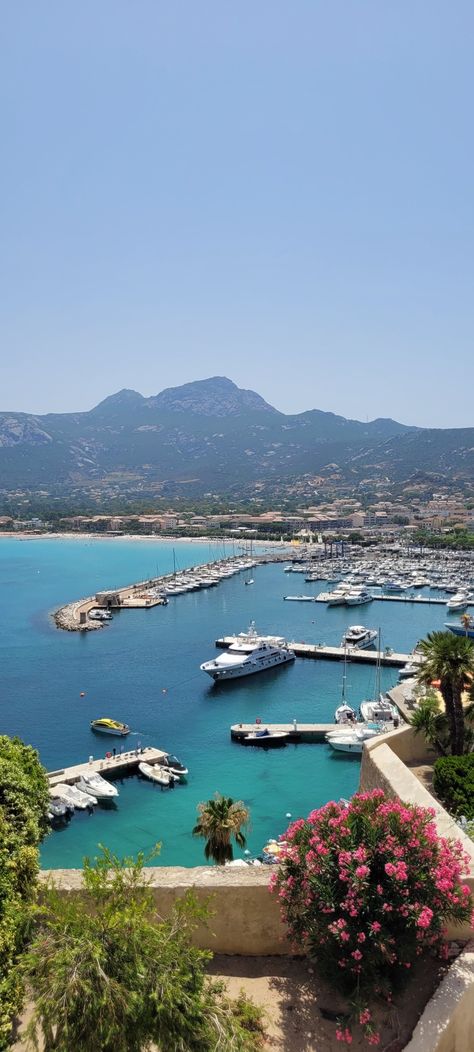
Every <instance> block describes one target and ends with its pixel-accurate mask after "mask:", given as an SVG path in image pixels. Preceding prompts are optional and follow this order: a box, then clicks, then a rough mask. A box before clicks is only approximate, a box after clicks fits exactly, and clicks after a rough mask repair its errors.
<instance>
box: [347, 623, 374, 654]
mask: <svg viewBox="0 0 474 1052" xmlns="http://www.w3.org/2000/svg"><path fill="white" fill-rule="evenodd" d="M377 635H378V633H377V630H376V629H375V628H366V627H365V625H351V626H350V628H348V629H347V632H345V633H344V635H343V637H342V639H341V647H355V648H356V649H357V650H366V648H367V647H371V646H372V644H373V643H375V640H376V639H377Z"/></svg>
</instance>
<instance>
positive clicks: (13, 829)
mask: <svg viewBox="0 0 474 1052" xmlns="http://www.w3.org/2000/svg"><path fill="white" fill-rule="evenodd" d="M48 800H49V791H48V782H47V778H46V773H45V771H44V769H43V768H42V766H41V764H40V762H39V759H38V754H37V753H36V752H35V750H34V749H32V748H31V747H30V746H29V745H24V744H23V742H22V741H20V739H19V738H7V737H6V736H0V1049H5V1048H7V1047H8V1044H9V1038H10V1033H11V1022H12V1017H13V1016H14V1015H15V1013H16V1012H18V1010H19V1008H20V1007H21V1002H22V982H21V977H20V973H19V970H18V968H17V962H18V957H19V954H20V952H21V950H22V948H23V946H24V943H25V938H26V935H27V933H28V929H29V926H30V923H31V915H32V910H33V905H34V899H35V892H36V877H37V872H38V844H39V843H40V841H41V839H42V837H43V836H44V834H45V832H46V829H47V820H46V814H47V808H48Z"/></svg>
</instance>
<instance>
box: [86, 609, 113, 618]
mask: <svg viewBox="0 0 474 1052" xmlns="http://www.w3.org/2000/svg"><path fill="white" fill-rule="evenodd" d="M89 620H90V621H113V615H112V614H111V613H110V610H100V609H98V608H96V609H94V610H89Z"/></svg>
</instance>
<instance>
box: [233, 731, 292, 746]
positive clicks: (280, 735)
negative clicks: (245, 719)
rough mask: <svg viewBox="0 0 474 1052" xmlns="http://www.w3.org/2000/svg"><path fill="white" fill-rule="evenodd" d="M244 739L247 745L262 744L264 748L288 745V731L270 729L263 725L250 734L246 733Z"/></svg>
mask: <svg viewBox="0 0 474 1052" xmlns="http://www.w3.org/2000/svg"><path fill="white" fill-rule="evenodd" d="M243 740H244V743H245V745H260V746H261V747H262V748H263V749H270V748H278V747H279V746H282V745H286V743H287V741H288V732H287V731H269V730H268V727H262V728H259V729H258V731H251V732H250V734H246V735H245V738H244V739H243Z"/></svg>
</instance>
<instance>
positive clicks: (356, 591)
mask: <svg viewBox="0 0 474 1052" xmlns="http://www.w3.org/2000/svg"><path fill="white" fill-rule="evenodd" d="M373 598H374V597H373V595H371V594H370V592H368V591H367V589H366V588H353V589H352V590H351V591H350V592H348V593H347V595H346V599H345V601H346V604H347V606H362V605H363V604H364V603H371V602H372V599H373Z"/></svg>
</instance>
